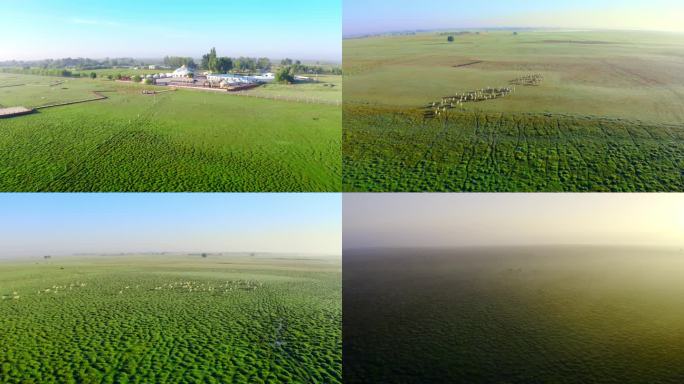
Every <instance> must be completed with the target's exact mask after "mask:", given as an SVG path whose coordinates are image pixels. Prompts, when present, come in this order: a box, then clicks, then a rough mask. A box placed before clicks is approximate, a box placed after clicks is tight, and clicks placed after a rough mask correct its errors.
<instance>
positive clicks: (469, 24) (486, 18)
mask: <svg viewBox="0 0 684 384" xmlns="http://www.w3.org/2000/svg"><path fill="white" fill-rule="evenodd" d="M343 3H344V5H343V14H344V23H343V24H344V35H345V36H348V35H358V34H366V33H379V32H388V31H405V30H416V29H445V28H490V27H550V28H606V29H640V30H643V29H645V30H668V31H684V23H683V22H682V21H681V18H682V15H683V14H684V2H682V1H681V0H572V1H570V0H559V1H555V0H554V1H548V0H487V1H473V0H468V1H466V0H431V1H416V0H343Z"/></svg>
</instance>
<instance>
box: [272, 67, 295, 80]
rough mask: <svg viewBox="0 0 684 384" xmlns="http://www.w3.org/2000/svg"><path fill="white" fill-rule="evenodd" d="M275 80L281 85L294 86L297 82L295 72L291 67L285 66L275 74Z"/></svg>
mask: <svg viewBox="0 0 684 384" xmlns="http://www.w3.org/2000/svg"><path fill="white" fill-rule="evenodd" d="M275 80H276V81H277V82H279V83H287V84H292V83H294V82H295V71H294V68H293V67H291V66H285V67H281V68H280V69H278V72H276V74H275Z"/></svg>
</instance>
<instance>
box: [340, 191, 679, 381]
mask: <svg viewBox="0 0 684 384" xmlns="http://www.w3.org/2000/svg"><path fill="white" fill-rule="evenodd" d="M683 246H684V199H683V198H682V196H681V195H674V194H673V195H666V194H660V195H659V194H649V195H644V194H630V195H623V194H601V195H597V194H553V195H548V194H516V195H510V194H478V195H469V194H392V195H378V194H348V195H345V197H344V248H345V249H344V258H343V264H344V265H343V268H344V277H343V279H344V280H343V287H344V288H343V289H344V292H343V296H344V303H343V306H344V308H343V312H344V324H343V334H344V348H343V354H344V375H345V376H344V377H345V383H368V382H373V383H407V384H408V383H416V384H418V383H445V384H446V383H449V384H453V383H467V384H476V383H482V384H490V383H511V384H527V383H567V384H574V383H602V384H603V383H605V384H611V383H630V384H631V383H634V384H640V383H668V384H669V383H671V384H678V383H682V380H684V369H682V367H684V360H683V358H684V338H683V337H682V335H684V322H683V321H682V319H684V308H682V305H681V297H682V295H684V283H683V282H682V278H681V277H682V274H683V273H684V248H683Z"/></svg>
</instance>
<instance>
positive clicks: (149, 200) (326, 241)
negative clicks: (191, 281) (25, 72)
mask: <svg viewBox="0 0 684 384" xmlns="http://www.w3.org/2000/svg"><path fill="white" fill-rule="evenodd" d="M341 210H342V208H341V196H340V195H339V194H266V193H264V194H236V193H229V194H196V193H193V194H159V193H155V194H0V212H2V214H1V216H0V258H11V257H21V256H42V255H46V254H51V255H64V254H73V253H119V252H159V251H167V252H176V251H177V252H223V251H228V252H230V251H237V252H242V251H262V252H283V253H300V252H302V253H324V254H331V255H339V254H340V253H341V250H342V244H341V236H342V235H341V226H342V217H341V214H342V212H341Z"/></svg>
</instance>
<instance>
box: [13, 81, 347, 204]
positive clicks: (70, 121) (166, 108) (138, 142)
mask: <svg viewBox="0 0 684 384" xmlns="http://www.w3.org/2000/svg"><path fill="white" fill-rule="evenodd" d="M17 80H21V81H22V82H32V83H35V82H40V83H42V84H49V83H52V82H54V81H56V80H62V79H60V78H48V77H45V78H41V77H36V76H24V75H9V74H0V86H2V85H3V84H9V83H11V82H16V81H17ZM61 88H67V89H65V90H62V89H61ZM144 88H145V87H143V86H141V85H136V84H125V83H118V82H113V81H105V80H99V79H98V80H89V79H66V82H65V83H64V84H62V85H61V86H55V87H38V86H35V87H29V86H20V87H8V88H0V105H3V106H6V107H10V106H16V105H23V106H27V107H33V106H38V105H44V103H45V102H46V101H62V102H65V101H74V100H80V99H82V98H84V97H85V98H90V97H92V96H93V95H92V91H98V90H99V91H108V92H104V93H103V94H104V95H106V96H107V97H109V99H108V100H102V101H94V102H89V103H84V104H76V105H70V106H63V107H55V108H49V109H43V110H40V111H39V112H38V113H35V114H33V115H28V116H23V117H17V118H10V119H3V120H0V153H1V155H0V190H2V191H13V192H23V191H27V192H33V191H50V192H52V191H117V192H126V191H155V192H156V191H159V192H173V191H202V192H209V191H216V192H233V191H251V192H252V191H253V192H259V191H310V192H316V191H339V190H340V189H341V174H342V169H341V167H342V165H341V162H340V158H341V135H340V131H341V114H342V113H341V110H340V107H339V106H334V105H323V104H307V103H297V102H291V101H280V100H267V99H260V98H248V97H241V96H236V95H229V94H227V93H212V92H203V91H194V90H178V91H176V92H166V93H162V94H158V95H154V96H153V95H143V94H141V90H142V89H144ZM146 88H147V89H154V90H157V91H163V90H167V89H168V88H166V87H146ZM41 95H44V96H41ZM42 97H45V99H43V98H42Z"/></svg>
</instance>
